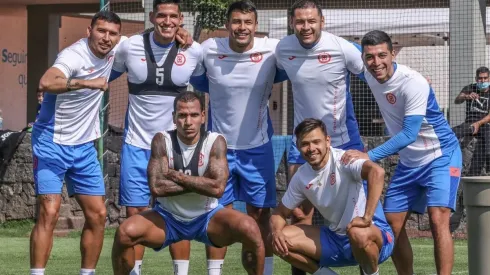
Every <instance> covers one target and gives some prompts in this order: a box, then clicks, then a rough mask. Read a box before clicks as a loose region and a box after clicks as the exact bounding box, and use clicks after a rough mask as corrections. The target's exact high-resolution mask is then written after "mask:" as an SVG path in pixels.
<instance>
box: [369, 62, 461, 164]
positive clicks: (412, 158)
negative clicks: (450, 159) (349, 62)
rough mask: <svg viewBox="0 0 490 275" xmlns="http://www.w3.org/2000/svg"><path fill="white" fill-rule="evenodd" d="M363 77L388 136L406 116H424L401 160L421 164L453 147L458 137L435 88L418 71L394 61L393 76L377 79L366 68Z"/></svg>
mask: <svg viewBox="0 0 490 275" xmlns="http://www.w3.org/2000/svg"><path fill="white" fill-rule="evenodd" d="M364 75H365V78H366V81H367V83H368V84H369V87H370V88H371V91H372V93H373V95H374V98H375V99H376V102H377V103H378V106H379V109H380V111H381V115H382V116H383V119H384V121H385V123H386V127H387V128H388V131H389V133H390V135H391V136H394V135H396V134H398V133H399V132H400V131H402V130H403V120H404V118H405V116H412V115H421V116H424V120H423V122H422V127H421V128H420V131H419V133H418V136H417V140H416V141H415V142H413V143H412V144H410V145H408V146H407V147H405V148H404V149H402V150H401V151H400V152H398V154H399V155H400V162H401V163H402V164H403V165H405V166H408V167H420V166H422V165H424V164H427V163H429V162H431V161H433V160H434V159H436V158H438V157H440V156H441V155H442V154H443V151H446V152H447V151H452V150H453V149H454V148H456V147H455V146H456V145H457V143H458V141H457V139H456V138H455V136H454V133H453V131H452V130H451V128H450V127H449V125H448V123H447V121H446V119H445V118H444V115H443V114H442V112H441V111H440V108H439V105H438V104H437V101H436V97H435V94H434V91H432V88H431V87H430V86H429V83H428V82H427V80H426V79H425V77H423V76H422V75H421V74H420V73H418V72H416V71H414V70H412V69H411V68H409V67H407V66H404V65H400V64H395V72H394V74H393V76H392V77H391V78H390V79H389V80H388V81H386V82H385V83H379V82H378V81H377V80H376V79H375V78H374V77H373V76H372V75H371V74H370V73H369V72H368V71H367V70H366V72H365V74H364Z"/></svg>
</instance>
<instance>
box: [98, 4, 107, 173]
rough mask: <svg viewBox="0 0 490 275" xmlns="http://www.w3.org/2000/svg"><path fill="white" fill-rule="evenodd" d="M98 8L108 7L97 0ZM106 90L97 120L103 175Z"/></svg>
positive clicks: (100, 162)
mask: <svg viewBox="0 0 490 275" xmlns="http://www.w3.org/2000/svg"><path fill="white" fill-rule="evenodd" d="M99 1H100V2H99V3H100V10H104V9H106V8H107V9H108V7H106V5H105V0H99ZM107 95H108V92H104V95H103V96H102V104H100V107H99V121H100V138H99V140H98V141H97V157H98V158H99V164H100V170H101V171H102V175H103V177H104V134H105V127H104V125H105V118H106V117H105V116H106V112H105V110H106V105H107V104H108V99H107Z"/></svg>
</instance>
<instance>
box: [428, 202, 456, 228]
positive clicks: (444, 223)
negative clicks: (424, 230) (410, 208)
mask: <svg viewBox="0 0 490 275" xmlns="http://www.w3.org/2000/svg"><path fill="white" fill-rule="evenodd" d="M450 216H451V210H450V209H449V208H446V207H430V208H429V221H430V224H431V227H433V228H438V227H444V228H446V227H447V228H449V218H450Z"/></svg>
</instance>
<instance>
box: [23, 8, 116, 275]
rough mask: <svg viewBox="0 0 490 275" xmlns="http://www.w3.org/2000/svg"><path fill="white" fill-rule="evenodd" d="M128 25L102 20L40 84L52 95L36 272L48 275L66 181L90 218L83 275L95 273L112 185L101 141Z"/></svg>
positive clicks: (41, 174) (39, 176)
mask: <svg viewBox="0 0 490 275" xmlns="http://www.w3.org/2000/svg"><path fill="white" fill-rule="evenodd" d="M120 30H121V20H120V19H119V17H118V16H117V15H116V14H115V13H113V12H110V11H102V12H99V13H97V14H95V15H94V17H93V18H92V22H91V24H90V26H89V27H88V29H87V38H84V39H81V40H79V41H78V42H76V43H75V44H73V45H71V46H69V47H68V48H66V49H64V50H63V51H62V52H61V53H60V54H59V55H58V58H57V59H56V61H55V63H54V65H53V66H52V67H51V68H49V69H48V70H47V71H46V73H45V74H44V75H43V77H42V78H41V80H40V83H39V90H41V91H44V92H45V99H44V102H43V104H42V108H41V113H40V114H39V117H38V119H37V121H36V122H35V124H34V127H33V131H32V153H33V169H34V183H35V185H36V195H37V196H38V203H39V217H38V219H37V221H36V225H35V226H34V228H33V229H32V234H31V243H30V258H31V275H34V274H36V275H41V274H44V268H45V266H46V263H47V261H48V258H49V254H50V252H51V247H52V245H53V231H54V227H55V225H56V222H57V219H58V214H59V210H60V205H61V190H62V186H63V179H64V180H65V181H66V184H67V189H68V194H69V195H70V196H75V198H76V200H77V202H78V203H79V204H80V206H81V208H82V210H83V213H84V216H85V226H84V227H83V233H82V240H81V242H80V246H81V247H80V250H81V254H82V257H81V267H82V269H81V271H80V274H81V275H88V274H95V266H96V265H97V261H98V259H99V255H100V251H101V249H102V243H103V238H104V225H105V219H106V208H105V205H104V195H105V186H104V180H103V178H102V172H101V170H100V165H99V162H98V161H97V152H96V150H95V148H94V144H93V141H94V140H95V139H97V138H99V137H100V136H101V134H100V122H99V107H100V104H101V100H102V96H103V92H104V91H105V90H107V87H108V85H107V79H108V78H109V74H110V72H111V67H112V63H113V61H114V54H115V47H116V45H117V43H118V42H119V39H120Z"/></svg>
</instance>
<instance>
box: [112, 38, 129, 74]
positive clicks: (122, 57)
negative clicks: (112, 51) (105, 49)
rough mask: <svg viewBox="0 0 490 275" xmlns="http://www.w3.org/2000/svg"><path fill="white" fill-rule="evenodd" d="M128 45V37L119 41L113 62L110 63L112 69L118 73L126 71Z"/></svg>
mask: <svg viewBox="0 0 490 275" xmlns="http://www.w3.org/2000/svg"><path fill="white" fill-rule="evenodd" d="M121 40H122V39H121ZM129 46H130V39H124V41H120V42H119V46H118V47H117V50H116V56H115V58H114V64H112V70H114V71H117V72H120V73H124V72H125V71H126V60H127V58H128V53H129Z"/></svg>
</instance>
